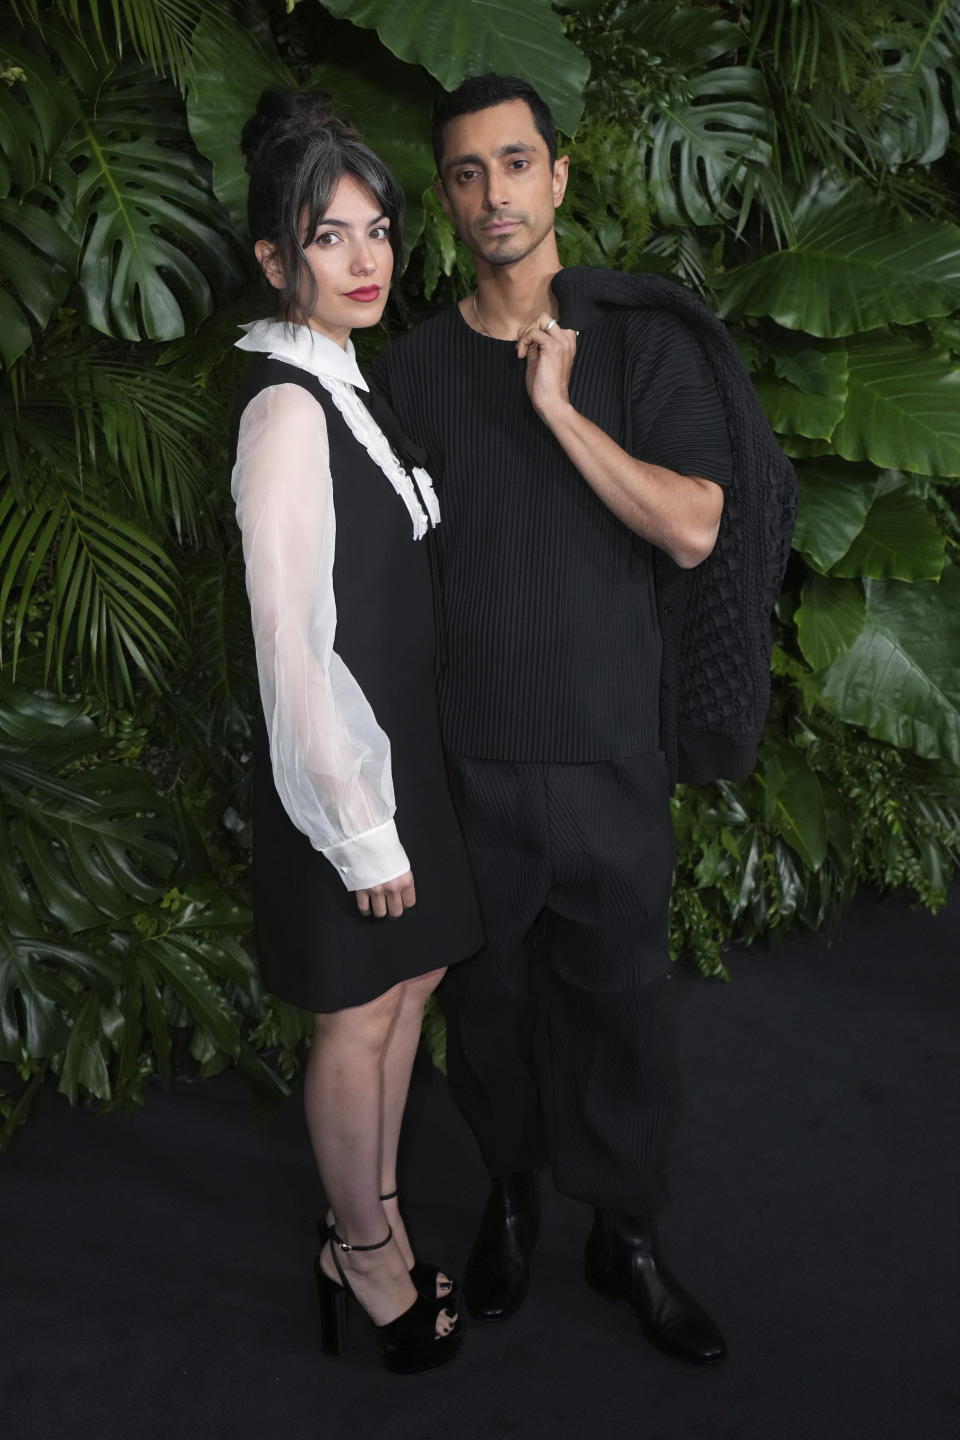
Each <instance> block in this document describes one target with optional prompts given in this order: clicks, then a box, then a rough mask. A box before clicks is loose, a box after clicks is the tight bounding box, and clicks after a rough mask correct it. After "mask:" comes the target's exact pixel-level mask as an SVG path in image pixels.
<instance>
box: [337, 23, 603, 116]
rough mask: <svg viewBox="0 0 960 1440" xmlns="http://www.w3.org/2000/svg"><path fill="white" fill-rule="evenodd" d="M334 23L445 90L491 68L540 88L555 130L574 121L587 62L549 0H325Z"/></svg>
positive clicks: (586, 73) (577, 111)
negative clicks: (518, 1) (509, 1)
mask: <svg viewBox="0 0 960 1440" xmlns="http://www.w3.org/2000/svg"><path fill="white" fill-rule="evenodd" d="M323 3H324V8H325V9H326V10H329V11H330V13H331V15H336V16H337V17H338V18H339V19H342V20H350V21H351V22H352V23H353V24H354V25H360V26H363V27H364V28H365V29H369V30H376V32H377V34H378V35H379V36H380V39H381V40H382V41H383V43H384V45H386V47H387V49H388V50H392V51H393V53H394V55H397V56H399V57H400V59H401V60H408V61H410V62H411V63H412V64H414V65H422V66H423V68H424V69H425V70H427V71H429V73H430V74H431V75H434V76H435V77H436V78H437V79H438V80H439V81H440V84H441V85H442V86H443V88H444V89H445V90H452V89H453V88H454V87H455V86H456V85H459V83H460V81H461V80H463V79H464V78H465V76H467V75H483V74H485V73H486V72H487V71H488V70H496V71H499V72H500V73H501V74H504V75H519V76H521V77H522V78H523V79H524V80H527V81H529V83H530V84H531V85H532V86H533V87H534V89H536V90H538V91H539V92H540V94H541V95H542V96H543V98H544V100H546V102H547V104H548V105H549V106H550V108H551V110H552V111H553V115H554V119H555V120H556V122H557V125H558V126H559V128H560V129H561V130H563V131H564V133H565V134H567V135H572V134H573V133H574V132H575V130H576V128H577V124H578V122H579V120H580V112H581V109H582V107H583V99H582V92H583V87H584V85H585V84H586V80H587V75H588V74H589V69H590V67H589V64H588V62H587V60H586V59H585V58H584V56H583V55H581V53H580V51H579V50H577V49H576V47H575V46H573V45H571V43H570V41H569V40H567V39H566V37H565V35H564V33H563V21H562V20H561V19H560V16H559V15H558V14H557V13H556V11H555V10H554V9H553V6H552V5H551V3H550V0H526V3H525V4H524V5H515V6H512V7H511V6H509V5H504V4H503V3H502V0H459V3H458V4H457V5H455V6H451V5H450V4H449V0H323Z"/></svg>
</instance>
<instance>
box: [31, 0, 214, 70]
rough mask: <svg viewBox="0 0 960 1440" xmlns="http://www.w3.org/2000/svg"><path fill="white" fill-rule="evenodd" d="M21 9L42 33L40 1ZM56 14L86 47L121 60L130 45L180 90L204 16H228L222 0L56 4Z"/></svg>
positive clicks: (65, 0) (71, 0) (61, 0)
mask: <svg viewBox="0 0 960 1440" xmlns="http://www.w3.org/2000/svg"><path fill="white" fill-rule="evenodd" d="M17 9H18V10H19V11H20V12H22V13H23V14H24V15H26V16H27V17H29V19H30V20H31V21H32V22H33V24H34V25H36V26H38V27H39V28H40V29H41V31H42V30H43V29H44V28H45V22H48V19H49V11H48V9H47V7H46V6H45V5H42V4H41V3H40V0H19V3H18V5H17ZM56 9H57V12H58V14H59V15H60V16H61V17H62V18H63V19H64V20H66V21H67V23H68V24H69V26H70V28H71V30H72V31H73V33H74V34H75V35H76V37H77V39H78V40H80V41H81V42H82V43H83V44H84V45H85V46H87V47H88V48H91V49H92V47H93V46H94V44H96V46H97V47H98V48H99V51H100V54H101V56H112V57H114V58H115V59H117V60H122V59H123V56H124V51H125V48H126V46H127V45H128V44H129V46H130V47H131V49H132V50H133V52H134V54H135V55H136V56H137V58H138V59H139V60H142V61H143V62H144V63H145V64H147V65H149V66H150V68H151V70H153V72H154V74H156V75H159V74H163V75H167V76H169V77H170V79H172V80H173V81H174V83H175V84H176V85H177V86H178V87H179V88H180V89H181V90H182V89H183V88H184V85H185V83H186V78H187V73H188V70H189V67H190V59H191V56H192V51H193V32H194V30H195V29H196V27H197V25H198V23H199V22H200V19H201V18H202V16H203V15H204V14H208V15H209V14H210V13H211V11H212V12H220V13H225V9H226V7H225V6H224V5H222V4H220V3H219V0H84V3H81V0H56Z"/></svg>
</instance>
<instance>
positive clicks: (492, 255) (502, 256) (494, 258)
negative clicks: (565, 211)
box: [466, 217, 553, 268]
mask: <svg viewBox="0 0 960 1440" xmlns="http://www.w3.org/2000/svg"><path fill="white" fill-rule="evenodd" d="M511 218H515V217H511ZM527 223H528V221H527V219H526V217H524V219H523V220H522V221H521V224H524V225H526V224H527ZM552 231H553V220H552V219H551V221H550V223H549V224H548V225H546V226H545V227H544V229H543V231H542V232H541V233H540V234H539V235H537V236H536V237H535V238H533V239H531V240H528V241H527V242H526V243H524V241H523V240H520V242H519V243H516V244H513V245H511V244H510V241H511V240H513V239H514V237H513V236H512V235H511V236H505V237H504V242H503V244H502V245H498V246H496V248H495V249H493V250H492V251H490V252H489V253H488V252H487V251H486V250H485V249H483V248H482V239H483V237H482V234H481V235H476V234H474V235H471V237H470V240H472V241H473V243H472V244H470V241H469V240H468V241H466V243H467V245H468V247H469V249H470V251H471V253H472V254H473V255H474V256H475V257H476V258H478V259H480V260H485V261H486V263H487V264H488V265H492V266H493V267H494V268H499V267H501V266H504V265H516V264H517V263H518V261H520V260H526V258H527V256H528V255H532V254H533V252H534V250H536V249H538V248H539V246H541V245H542V244H543V242H544V240H545V239H546V238H547V236H548V235H549V234H551V232H552Z"/></svg>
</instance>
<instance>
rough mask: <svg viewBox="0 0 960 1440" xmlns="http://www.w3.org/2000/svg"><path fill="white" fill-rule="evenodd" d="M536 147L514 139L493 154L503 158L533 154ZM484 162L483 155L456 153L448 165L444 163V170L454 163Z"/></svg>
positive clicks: (473, 163)
mask: <svg viewBox="0 0 960 1440" xmlns="http://www.w3.org/2000/svg"><path fill="white" fill-rule="evenodd" d="M535 149H536V146H535V145H527V144H525V143H524V141H522V140H513V141H511V143H510V144H509V145H501V146H500V148H499V149H498V150H494V152H493V154H494V158H495V159H497V160H502V159H503V157H504V156H505V155H519V154H533V152H534V150H535ZM482 164H483V156H482V155H471V154H465V155H454V156H452V158H451V159H449V160H448V161H447V163H446V165H444V167H443V168H444V170H450V169H452V167H453V166H454V165H482Z"/></svg>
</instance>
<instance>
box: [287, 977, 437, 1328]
mask: <svg viewBox="0 0 960 1440" xmlns="http://www.w3.org/2000/svg"><path fill="white" fill-rule="evenodd" d="M402 999H403V995H402V987H401V986H394V988H393V989H392V990H389V991H388V992H387V993H386V994H385V995H381V996H379V997H378V998H377V999H376V1000H372V1001H370V1002H369V1003H368V1004H367V1005H358V1006H354V1007H351V1008H350V1009H347V1010H337V1011H334V1012H331V1013H329V1014H323V1015H316V1016H315V1017H314V1033H313V1044H312V1045H311V1048H310V1056H309V1059H308V1061H307V1069H306V1075H305V1086H304V1105H305V1109H306V1115H307V1125H308V1128H309V1131H310V1139H311V1142H312V1144H313V1150H314V1155H315V1156H316V1161H317V1167H318V1169H319V1171H320V1176H321V1179H322V1181H323V1186H324V1189H325V1190H326V1192H327V1198H328V1200H329V1202H330V1205H331V1208H332V1210H333V1211H334V1213H335V1214H336V1216H337V1231H338V1233H339V1235H340V1236H341V1238H342V1239H343V1240H345V1241H348V1242H349V1243H350V1244H355V1245H375V1244H376V1243H377V1242H378V1241H380V1240H382V1239H383V1238H384V1236H385V1235H386V1233H387V1225H386V1223H385V1219H384V1212H383V1206H382V1204H381V1202H380V1199H379V1196H380V1193H381V1188H382V1187H381V1184H380V1179H381V1174H382V1153H383V1136H384V1130H385V1123H384V1105H383V1077H384V1068H385V1060H386V1053H387V1047H388V1042H389V1040H390V1038H391V1035H392V1033H393V1028H394V1024H395V1022H396V1019H397V1016H398V1012H399V1010H400V1007H401V1001H402ZM411 1063H412V1062H411ZM337 1258H338V1259H339V1260H340V1263H341V1265H343V1268H344V1271H345V1273H346V1275H347V1278H348V1279H349V1281H350V1284H351V1287H352V1289H353V1290H354V1293H355V1294H356V1297H357V1299H358V1300H359V1301H360V1303H361V1305H363V1307H364V1309H365V1310H366V1311H367V1312H368V1314H369V1315H370V1316H371V1318H372V1319H373V1320H374V1322H375V1323H376V1324H378V1325H385V1324H387V1322H388V1321H390V1320H393V1319H395V1318H396V1316H397V1315H400V1314H402V1313H403V1311H404V1310H406V1309H408V1308H409V1306H410V1305H412V1304H413V1301H414V1300H415V1298H416V1291H415V1289H414V1286H413V1282H412V1281H411V1279H410V1275H409V1272H408V1268H407V1261H406V1259H405V1256H404V1255H403V1253H402V1252H401V1250H400V1247H399V1245H398V1244H397V1242H396V1241H393V1242H392V1243H391V1244H390V1245H387V1246H385V1247H384V1248H383V1249H382V1250H374V1251H372V1252H370V1253H366V1252H362V1251H356V1250H353V1251H349V1252H343V1251H338V1252H337ZM321 1264H322V1266H323V1269H324V1271H325V1273H326V1274H328V1275H329V1276H330V1278H331V1279H334V1280H335V1279H336V1278H337V1275H336V1269H335V1267H334V1265H333V1261H332V1259H331V1257H330V1254H329V1248H328V1247H325V1249H324V1251H323V1256H322V1260H321ZM451 1324H452V1320H451V1319H450V1318H449V1317H447V1316H446V1314H445V1312H444V1313H442V1314H441V1315H440V1316H439V1318H438V1321H437V1332H438V1334H443V1333H445V1332H446V1331H447V1330H448V1329H449V1328H450V1325H451Z"/></svg>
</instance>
